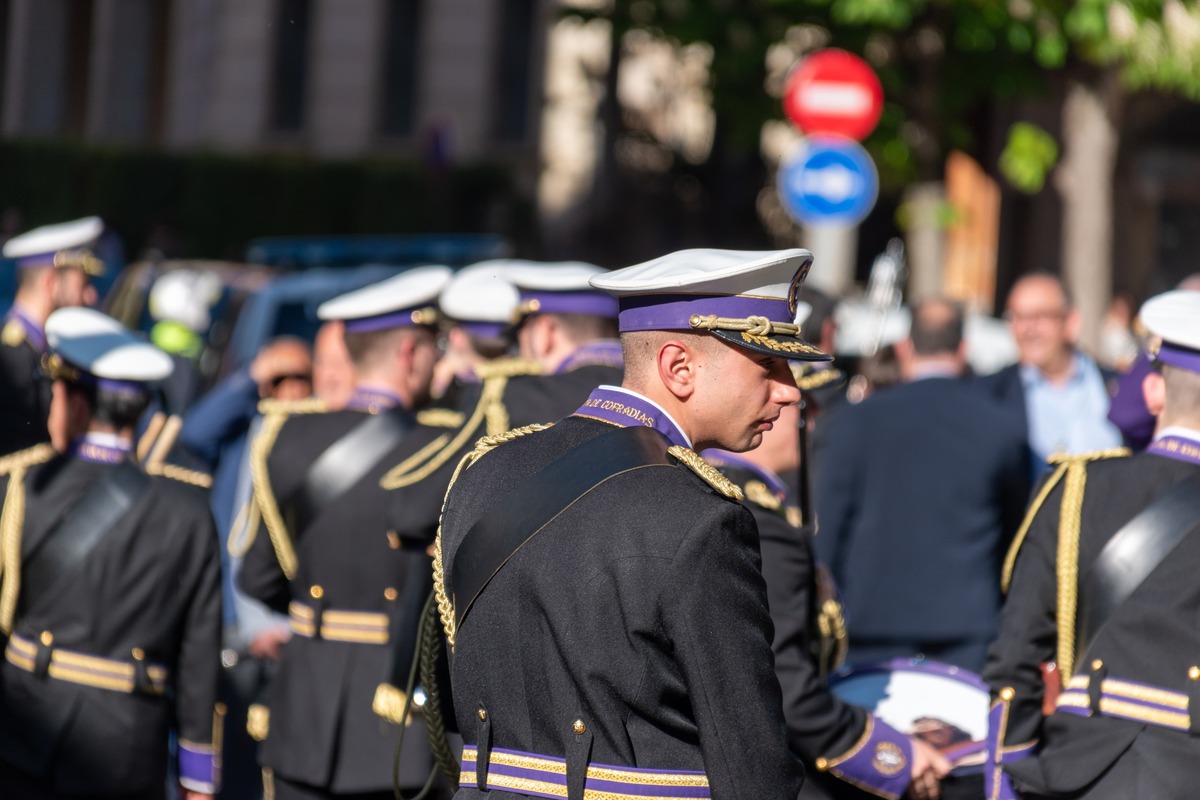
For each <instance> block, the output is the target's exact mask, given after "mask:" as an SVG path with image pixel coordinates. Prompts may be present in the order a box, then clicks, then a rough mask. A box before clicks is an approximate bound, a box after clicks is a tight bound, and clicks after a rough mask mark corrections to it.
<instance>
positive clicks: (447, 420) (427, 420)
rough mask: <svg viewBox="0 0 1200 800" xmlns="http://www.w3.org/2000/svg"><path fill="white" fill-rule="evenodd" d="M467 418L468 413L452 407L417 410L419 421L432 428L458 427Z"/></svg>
mask: <svg viewBox="0 0 1200 800" xmlns="http://www.w3.org/2000/svg"><path fill="white" fill-rule="evenodd" d="M465 420H466V415H464V414H463V413H462V412H461V411H455V410H453V409H450V408H427V409H425V410H424V411H418V412H417V422H418V423H419V424H421V425H425V426H428V427H430V428H457V427H459V426H460V425H462V424H463V422H464V421H465Z"/></svg>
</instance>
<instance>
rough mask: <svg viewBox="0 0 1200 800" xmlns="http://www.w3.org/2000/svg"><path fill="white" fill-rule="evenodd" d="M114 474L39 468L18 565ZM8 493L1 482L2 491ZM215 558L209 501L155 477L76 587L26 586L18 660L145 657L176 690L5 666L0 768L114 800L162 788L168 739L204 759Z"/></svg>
mask: <svg viewBox="0 0 1200 800" xmlns="http://www.w3.org/2000/svg"><path fill="white" fill-rule="evenodd" d="M112 469H114V467H113V466H111V465H107V464H97V463H93V462H87V461H81V460H77V459H74V458H68V457H65V456H55V457H54V458H53V459H52V460H50V461H48V462H46V463H44V464H42V465H40V466H36V467H33V468H32V469H30V470H29V472H28V473H27V475H26V477H25V479H24V483H25V487H26V496H25V504H26V505H25V520H24V522H25V524H24V526H23V532H22V536H21V542H20V545H21V552H22V555H23V558H28V557H29V555H30V553H31V552H32V551H33V550H34V549H35V548H37V547H38V545H39V544H40V543H41V542H43V541H45V540H46V537H47V534H48V533H49V532H50V531H51V530H53V529H54V528H56V527H57V525H58V524H59V523H60V522H61V521H62V520H63V519H64V518H65V517H66V516H67V514H68V513H69V510H70V509H71V508H72V506H73V505H74V504H75V503H76V502H78V501H79V500H80V499H81V498H82V496H83V495H84V493H85V492H86V491H87V490H88V489H89V487H91V485H92V484H94V483H95V482H96V481H97V480H99V479H101V477H102V476H103V475H104V474H106V473H107V472H109V471H110V470H112ZM8 481H9V476H7V475H6V476H4V477H3V478H2V479H0V491H7V490H8ZM218 546H219V544H218V538H217V534H216V530H215V529H214V526H213V521H212V515H211V513H210V512H209V509H208V503H207V501H206V500H205V498H204V495H203V493H202V492H201V491H200V490H198V489H196V488H194V487H192V486H188V485H186V484H183V483H179V482H176V481H175V480H172V479H170V478H165V477H151V478H150V479H149V485H148V487H147V488H146V489H144V490H143V491H142V493H141V494H140V495H139V496H138V498H137V499H136V500H135V502H134V505H133V506H132V507H131V508H130V509H129V510H128V511H127V512H126V513H125V514H124V515H123V516H122V517H121V518H120V520H119V521H117V522H116V523H115V524H114V525H113V527H112V528H110V529H108V532H107V533H106V534H105V535H104V537H103V538H102V539H101V540H100V541H99V542H98V543H97V544H96V545H95V547H94V549H93V550H92V551H91V552H89V553H88V554H87V556H86V558H85V559H84V560H83V561H82V562H81V563H78V564H76V565H75V566H74V567H73V568H72V569H71V570H70V571H69V574H65V575H60V576H58V577H57V578H56V579H53V580H52V581H50V583H51V585H35V584H33V583H31V582H30V580H31V578H32V576H31V575H28V574H25V575H24V576H23V578H24V579H23V580H22V581H21V586H20V598H19V601H18V603H17V606H16V615H15V624H14V627H13V640H12V641H11V642H10V643H9V645H8V646H9V648H10V649H11V648H12V647H13V646H14V643H15V642H17V641H18V639H23V640H24V641H26V642H41V641H52V644H53V647H54V648H56V649H57V648H61V649H62V650H64V651H70V652H71V653H75V654H81V655H84V656H93V657H99V658H103V659H111V660H113V661H118V662H122V663H124V664H133V663H134V658H135V655H134V653H135V651H138V654H139V655H143V654H144V663H145V664H146V665H157V666H163V667H166V669H167V670H168V675H169V677H168V678H167V689H166V692H165V693H162V694H158V693H149V692H142V691H137V690H135V691H133V692H127V691H115V690H112V689H105V688H97V687H94V686H84V685H79V684H77V683H71V682H67V681H64V680H59V679H56V678H54V677H53V676H52V675H50V674H47V675H44V676H41V677H39V676H37V675H35V674H34V673H31V672H28V671H26V670H24V669H21V668H18V667H17V666H16V665H14V664H13V663H12V661H11V659H10V658H7V657H6V659H5V661H4V663H3V667H2V673H0V674H2V677H0V758H3V759H4V760H5V761H6V762H8V763H9V764H10V765H11V766H12V767H15V768H17V769H19V770H22V771H25V772H27V773H29V774H31V775H35V776H39V777H41V778H43V779H44V780H45V781H47V783H48V785H49V786H51V787H53V789H55V790H56V791H60V792H69V793H75V792H78V793H88V794H97V795H116V794H120V793H129V794H135V793H146V792H152V791H154V790H156V789H158V788H160V787H163V786H165V782H166V779H167V754H168V746H167V745H168V738H167V734H168V731H169V730H170V729H171V728H175V730H177V732H178V735H179V739H180V740H181V742H182V743H185V744H187V745H188V746H189V747H191V748H192V749H193V750H194V751H198V752H204V751H206V750H208V749H209V748H210V746H211V744H212V742H213V729H214V725H215V721H216V720H215V718H214V706H215V701H216V694H217V680H218V674H219V672H220V647H221V583H220V558H219V553H218V549H217V548H218ZM5 578H6V580H11V578H12V576H11V575H6V576H5ZM50 637H52V639H51V638H50ZM148 668H149V666H148ZM0 796H5V793H4V791H3V787H0Z"/></svg>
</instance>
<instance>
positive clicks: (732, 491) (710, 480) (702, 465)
mask: <svg viewBox="0 0 1200 800" xmlns="http://www.w3.org/2000/svg"><path fill="white" fill-rule="evenodd" d="M667 452H668V453H670V454H671V455H673V456H675V458H676V459H678V461H679V462H680V463H681V464H683V465H684V466H685V467H687V468H688V469H690V470H691V471H692V472H694V473H696V474H697V475H699V476H700V477H701V478H702V479H703V480H704V482H705V483H707V484H708V485H709V486H711V487H712V488H713V489H715V490H716V491H717V493H718V494H720V495H723V496H725V497H728V498H729V499H730V500H736V501H737V502H739V503H740V502H742V499H743V498H744V497H745V495H744V494H742V490H741V489H740V488H738V485H737V484H736V483H734V482H733V481H731V480H729V478H726V477H725V476H724V475H722V474H721V473H720V471H719V470H717V468H716V467H714V466H713V465H712V464H710V463H708V462H707V461H705V460H704V459H703V458H702V457H701V456H700V454H699V453H697V452H696V451H695V450H692V449H691V448H688V447H681V446H680V445H672V446H671V447H670V448H668V449H667Z"/></svg>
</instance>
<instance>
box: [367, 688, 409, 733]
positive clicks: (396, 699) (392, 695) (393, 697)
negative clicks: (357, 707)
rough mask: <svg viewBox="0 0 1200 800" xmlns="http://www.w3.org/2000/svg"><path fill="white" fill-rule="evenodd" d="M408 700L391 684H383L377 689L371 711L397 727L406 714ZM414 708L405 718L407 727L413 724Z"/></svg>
mask: <svg viewBox="0 0 1200 800" xmlns="http://www.w3.org/2000/svg"><path fill="white" fill-rule="evenodd" d="M406 700H407V697H406V695H405V694H404V692H402V691H400V690H399V689H397V688H396V687H395V686H392V685H391V684H390V683H381V684H379V685H378V686H376V687H375V697H374V699H373V700H371V710H372V711H374V712H375V714H376V716H380V717H383V718H384V719H386V720H387V721H388V722H391V723H394V724H396V725H399V724H400V718H401V715H402V714H404V703H405V701H406ZM412 712H413V710H412V708H409V710H408V716H407V717H405V718H404V725H405V726H406V727H407V726H408V725H411V724H412Z"/></svg>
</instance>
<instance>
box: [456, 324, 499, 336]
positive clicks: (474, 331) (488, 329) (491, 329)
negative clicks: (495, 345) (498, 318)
mask: <svg viewBox="0 0 1200 800" xmlns="http://www.w3.org/2000/svg"><path fill="white" fill-rule="evenodd" d="M457 325H458V327H460V328H462V329H463V330H464V331H466V333H467V335H469V336H482V337H484V338H487V339H492V338H495V337H497V336H503V335H504V332H505V331H506V330H508V325H507V324H506V323H504V322H459V323H457Z"/></svg>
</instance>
